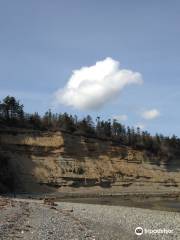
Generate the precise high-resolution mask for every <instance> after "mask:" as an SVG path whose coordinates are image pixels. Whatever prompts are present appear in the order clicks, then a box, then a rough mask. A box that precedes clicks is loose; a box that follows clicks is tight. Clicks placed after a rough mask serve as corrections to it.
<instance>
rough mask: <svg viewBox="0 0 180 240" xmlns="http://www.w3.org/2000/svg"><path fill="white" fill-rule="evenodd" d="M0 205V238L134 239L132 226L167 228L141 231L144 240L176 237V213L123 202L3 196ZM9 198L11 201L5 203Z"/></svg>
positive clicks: (178, 222) (178, 223)
mask: <svg viewBox="0 0 180 240" xmlns="http://www.w3.org/2000/svg"><path fill="white" fill-rule="evenodd" d="M0 200H1V199H0ZM7 200H8V204H7V206H6V207H3V208H2V209H1V215H0V222H1V224H0V236H1V237H2V239H3V240H11V239H19V238H21V239H22V240H33V239H36V240H48V239H53V240H70V239H73V240H74V239H77V240H119V239H122V240H136V239H139V237H138V236H136V234H135V228H136V227H142V228H143V229H144V230H145V229H150V230H153V229H164V228H165V229H167V230H168V229H169V230H173V232H172V233H169V234H159V233H158V234H143V239H144V240H153V239H156V240H161V239H162V240H166V239H167V240H169V239H173V240H178V239H179V238H180V229H179V227H178V226H180V213H177V212H167V211H158V210H150V209H142V208H134V207H124V206H107V205H97V204H84V203H70V202H58V203H57V202H56V203H55V205H54V206H51V205H47V204H44V202H43V200H33V199H26V200H24V199H14V200H12V199H7ZM9 201H11V204H9Z"/></svg>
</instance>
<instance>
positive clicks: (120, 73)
mask: <svg viewBox="0 0 180 240" xmlns="http://www.w3.org/2000/svg"><path fill="white" fill-rule="evenodd" d="M142 82H143V80H142V77H141V74H140V73H138V72H133V71H131V70H127V69H120V63H119V62H118V61H115V60H113V59H112V58H106V59H104V60H102V61H99V62H96V64H95V65H93V66H90V67H82V68H80V69H78V70H74V71H73V73H72V75H71V77H70V79H69V80H68V82H67V84H66V86H65V87H64V88H63V89H62V88H61V89H59V90H58V91H56V93H55V102H56V104H64V105H67V106H71V107H74V108H77V109H80V110H96V109H99V108H101V107H102V106H103V105H104V104H105V103H107V102H109V101H110V100H111V99H113V98H114V97H116V96H117V95H118V94H119V92H120V91H121V90H122V89H123V88H124V87H125V86H127V85H130V84H141V83H142Z"/></svg>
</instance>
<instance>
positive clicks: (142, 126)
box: [135, 123, 146, 130]
mask: <svg viewBox="0 0 180 240" xmlns="http://www.w3.org/2000/svg"><path fill="white" fill-rule="evenodd" d="M135 127H136V128H140V129H141V130H144V129H145V128H146V125H145V124H144V123H138V124H136V125H135Z"/></svg>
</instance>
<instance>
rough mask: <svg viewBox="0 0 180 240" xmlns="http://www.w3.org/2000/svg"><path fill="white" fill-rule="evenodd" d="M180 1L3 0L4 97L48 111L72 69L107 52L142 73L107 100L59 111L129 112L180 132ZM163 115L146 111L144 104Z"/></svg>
mask: <svg viewBox="0 0 180 240" xmlns="http://www.w3.org/2000/svg"><path fill="white" fill-rule="evenodd" d="M179 23H180V2H179V1H176V0H174V1H170V0H166V1H163V0H159V1H155V0H152V1H143V0H137V1H132V0H131V1H130V0H126V1H121V0H113V1H110V0H109V1H107V0H99V1H97V0H91V1H86V0H76V1H72V0H71V1H70V0H53V1H49V0H30V1H25V0H16V1H13V0H8V1H6V0H1V1H0V86H1V87H0V97H1V99H2V98H3V97H4V96H6V95H7V94H10V95H14V96H16V97H18V99H20V100H22V102H23V103H24V105H25V110H26V111H29V112H34V111H39V112H40V113H43V112H44V111H46V109H48V108H49V107H51V106H52V99H53V94H54V92H56V91H57V90H58V89H59V88H63V87H64V86H65V85H66V84H67V82H68V80H69V78H70V77H71V75H72V71H73V70H74V69H80V68H81V67H83V66H93V65H94V64H95V63H96V62H97V61H102V60H103V59H105V58H106V57H111V58H112V59H114V60H116V61H118V62H120V63H121V65H120V66H121V67H122V68H125V69H129V70H132V71H135V72H139V73H141V74H142V77H143V81H144V83H143V84H142V85H130V86H128V87H126V88H124V89H123V90H122V91H120V93H119V95H118V97H116V98H113V99H111V100H110V101H109V102H106V104H104V105H103V106H102V108H100V109H98V110H96V111H92V110H83V111H82V110H79V109H74V108H72V107H69V106H66V105H63V104H60V105H59V106H58V108H57V109H56V111H58V112H64V111H67V112H69V113H76V114H78V115H79V116H83V115H85V114H87V113H90V114H91V115H93V116H97V115H100V116H102V117H103V118H110V117H113V116H119V115H127V117H128V118H127V120H126V121H124V122H123V123H124V124H127V125H134V126H135V125H139V124H140V125H144V126H145V129H147V130H148V131H150V132H151V133H155V132H160V133H164V134H173V133H175V134H176V135H178V136H180V125H179V120H180V111H179V106H178V103H179V102H180V79H179V76H180V44H179V43H180V24H179ZM152 109H157V110H158V112H159V113H160V115H159V116H158V117H156V118H154V119H148V120H147V119H144V118H143V116H142V115H143V112H145V111H148V110H152Z"/></svg>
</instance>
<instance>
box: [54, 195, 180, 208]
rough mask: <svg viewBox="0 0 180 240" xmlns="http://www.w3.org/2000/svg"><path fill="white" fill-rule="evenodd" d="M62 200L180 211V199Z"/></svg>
mask: <svg viewBox="0 0 180 240" xmlns="http://www.w3.org/2000/svg"><path fill="white" fill-rule="evenodd" d="M59 200H60V199H59ZM60 201H65V202H75V203H87V204H103V205H109V206H127V207H137V208H146V209H152V210H163V211H170V212H180V199H160V198H145V199H141V198H127V199H122V197H121V196H103V197H92V198H91V197H85V198H84V197H82V198H80V197H75V198H63V199H62V200H60Z"/></svg>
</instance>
